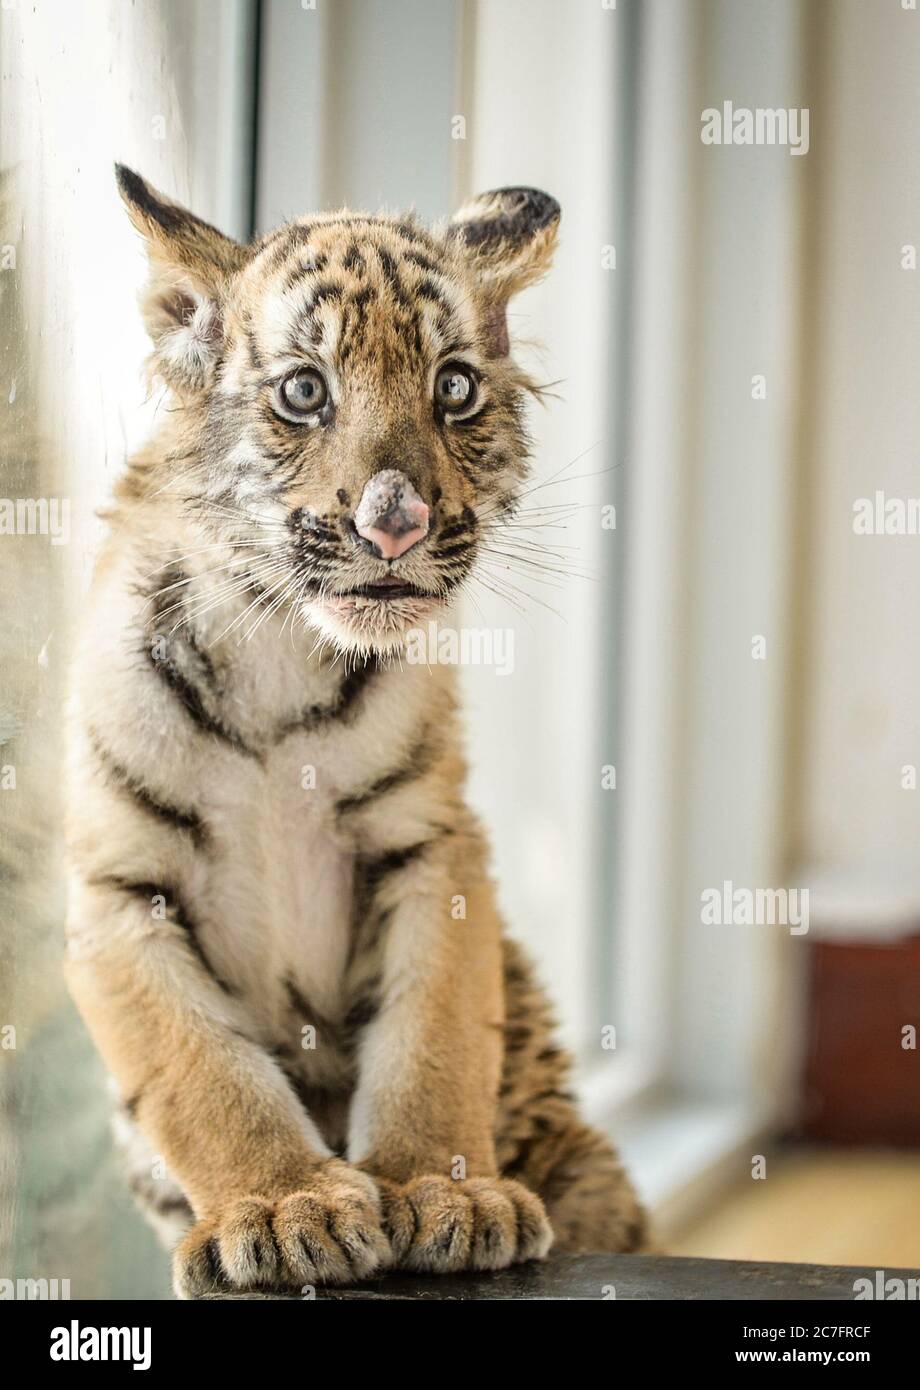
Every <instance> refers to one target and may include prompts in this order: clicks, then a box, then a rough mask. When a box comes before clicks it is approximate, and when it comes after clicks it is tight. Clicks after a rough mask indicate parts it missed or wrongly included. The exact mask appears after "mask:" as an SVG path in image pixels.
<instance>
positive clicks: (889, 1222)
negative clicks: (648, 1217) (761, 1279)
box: [667, 1148, 920, 1269]
mask: <svg viewBox="0 0 920 1390" xmlns="http://www.w3.org/2000/svg"><path fill="white" fill-rule="evenodd" d="M667 1253H668V1254H674V1255H707V1256H710V1257H713V1258H724V1259H745V1260H802V1261H806V1262H808V1261H810V1262H814V1263H817V1264H864V1265H875V1266H877V1267H880V1268H889V1269H890V1268H894V1267H895V1266H903V1267H912V1268H920V1153H917V1152H909V1151H874V1152H873V1151H861V1150H857V1151H853V1150H845V1149H805V1148H791V1149H785V1150H782V1151H780V1152H779V1153H777V1154H776V1155H775V1156H773V1157H768V1160H767V1176H766V1178H764V1179H763V1180H757V1181H755V1180H753V1179H752V1180H751V1181H750V1182H747V1183H746V1184H745V1185H744V1186H743V1187H739V1188H737V1189H735V1190H733V1191H732V1192H730V1193H728V1194H726V1196H725V1197H724V1199H723V1200H722V1201H721V1202H720V1203H719V1204H718V1205H717V1206H716V1207H714V1208H711V1209H710V1210H708V1211H706V1212H704V1213H702V1214H701V1215H700V1216H699V1217H698V1218H697V1219H696V1220H695V1221H694V1222H693V1224H692V1225H691V1226H689V1227H688V1228H686V1229H685V1230H684V1231H683V1232H681V1233H680V1235H679V1236H678V1238H676V1239H672V1240H669V1241H668V1242H667Z"/></svg>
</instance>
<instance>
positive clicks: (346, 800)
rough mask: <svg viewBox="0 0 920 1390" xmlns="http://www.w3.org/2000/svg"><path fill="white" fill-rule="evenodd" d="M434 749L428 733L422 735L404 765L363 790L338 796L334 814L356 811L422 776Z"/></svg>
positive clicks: (428, 768)
mask: <svg viewBox="0 0 920 1390" xmlns="http://www.w3.org/2000/svg"><path fill="white" fill-rule="evenodd" d="M435 751H436V750H435V748H434V746H433V745H432V743H431V742H430V740H429V737H428V735H427V734H426V735H424V736H423V737H422V738H421V739H419V741H418V743H417V744H416V745H415V747H414V748H413V749H412V750H411V751H410V753H409V755H408V758H407V761H406V764H405V766H404V767H400V768H396V769H394V770H393V771H392V772H388V773H386V774H385V775H384V776H383V777H378V778H377V780H376V781H374V782H371V784H370V785H369V786H367V787H365V788H364V790H363V791H360V792H353V793H352V794H351V795H350V796H343V797H340V798H339V800H338V801H337V802H336V803H335V810H336V814H337V815H345V814H347V813H348V812H349V811H356V810H358V809H359V808H360V807H362V806H366V805H367V804H368V802H370V801H374V800H376V798H377V797H378V796H383V795H384V794H385V793H386V792H391V791H393V790H394V789H395V788H397V787H404V786H406V785H407V784H408V783H410V782H414V781H415V780H416V779H417V778H419V777H423V776H424V775H425V773H426V772H428V771H429V770H430V768H431V765H432V763H433V761H434V756H435Z"/></svg>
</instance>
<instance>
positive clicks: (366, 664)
mask: <svg viewBox="0 0 920 1390" xmlns="http://www.w3.org/2000/svg"><path fill="white" fill-rule="evenodd" d="M381 670H382V668H381V666H380V664H379V663H378V661H377V659H376V657H366V658H365V660H364V661H363V662H362V663H361V664H360V665H356V666H355V667H354V668H353V670H351V671H349V673H348V675H347V676H345V677H344V679H343V680H342V683H341V684H340V686H339V688H338V690H337V691H336V694H335V698H334V699H333V700H332V702H331V703H330V704H328V705H309V706H308V707H307V708H306V709H305V710H303V711H302V713H301V714H299V715H298V716H297V717H296V719H291V720H288V721H287V722H286V723H284V724H282V725H281V726H280V727H279V728H278V729H277V731H276V733H275V737H274V741H275V743H280V742H281V740H282V739H285V738H287V737H288V736H289V735H290V734H296V733H309V732H310V731H311V730H313V729H316V728H318V727H319V726H320V725H322V724H325V723H327V722H328V721H330V720H333V719H341V720H343V721H346V720H348V719H350V718H351V716H352V715H353V713H354V711H355V706H356V704H357V702H358V700H359V699H360V696H361V694H362V692H363V691H364V690H365V689H366V688H367V687H368V686H369V685H370V684H371V682H372V681H373V680H374V679H375V678H376V677H377V676H378V674H379V673H380V671H381Z"/></svg>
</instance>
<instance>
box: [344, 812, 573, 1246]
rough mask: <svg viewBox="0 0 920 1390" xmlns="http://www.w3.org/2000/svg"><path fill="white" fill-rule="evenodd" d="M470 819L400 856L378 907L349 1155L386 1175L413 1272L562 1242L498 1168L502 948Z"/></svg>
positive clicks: (399, 1237)
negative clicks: (375, 998) (370, 1011)
mask: <svg viewBox="0 0 920 1390" xmlns="http://www.w3.org/2000/svg"><path fill="white" fill-rule="evenodd" d="M463 819H464V818H463V816H462V813H457V814H456V815H455V816H454V817H453V823H454V825H456V826H457V828H456V829H453V828H451V829H449V830H446V831H442V832H440V833H436V835H435V837H433V838H430V839H428V840H426V841H423V842H421V843H420V844H418V845H416V846H414V847H412V850H411V852H408V853H407V852H405V851H404V852H403V855H402V856H401V857H400V855H399V854H398V852H394V856H393V858H394V863H395V864H396V865H397V867H394V868H393V869H392V870H391V871H390V872H389V873H388V874H387V875H386V877H385V878H384V879H383V881H382V882H381V884H380V885H379V888H378V892H377V901H376V902H375V903H374V904H373V905H372V908H371V912H372V914H373V913H376V914H380V916H381V917H382V918H383V919H384V920H385V922H386V928H385V933H386V940H385V946H384V952H383V977H382V981H381V996H380V998H381V1007H380V1010H379V1012H378V1014H377V1016H376V1018H375V1019H374V1021H373V1022H372V1023H371V1024H370V1025H369V1027H368V1028H367V1031H366V1034H365V1037H364V1040H363V1042H362V1045H361V1049H360V1055H359V1080H358V1087H357V1091H356V1094H355V1098H354V1102H353V1106H352V1122H351V1134H350V1140H349V1157H350V1158H352V1159H353V1160H354V1161H357V1162H358V1163H360V1164H361V1166H362V1167H364V1168H365V1169H366V1170H367V1171H368V1172H369V1173H371V1174H373V1176H374V1177H375V1179H376V1180H377V1181H378V1184H379V1186H380V1189H381V1193H382V1196H383V1212H384V1226H385V1229H386V1231H387V1234H388V1235H389V1238H390V1241H391V1244H392V1249H393V1255H394V1259H395V1261H396V1263H397V1264H399V1265H400V1266H402V1267H403V1268H406V1269H414V1270H435V1271H441V1272H443V1271H449V1270H464V1269H470V1270H484V1269H501V1268H503V1267H505V1266H507V1265H510V1264H513V1263H515V1262H517V1261H521V1260H527V1259H533V1258H540V1257H542V1256H543V1255H545V1254H546V1252H547V1250H548V1248H549V1246H550V1243H551V1240H552V1234H551V1231H550V1227H549V1223H548V1222H547V1219H546V1214H545V1212H544V1210H543V1206H542V1203H541V1202H540V1200H539V1198H538V1197H537V1196H536V1195H535V1194H534V1193H533V1192H532V1191H531V1190H529V1189H528V1188H527V1187H526V1186H524V1185H523V1184H522V1183H520V1182H517V1181H514V1180H512V1179H509V1178H505V1177H503V1176H502V1175H501V1174H500V1173H499V1170H498V1164H497V1161H496V1155H495V1108H496V1097H497V1092H498V1084H499V1074H500V1069H501V1031H502V1017H503V1004H502V997H501V945H500V937H499V925H498V920H497V916H496V912H495V907H494V904H493V901H492V889H491V885H490V883H489V880H488V876H487V873H486V869H485V864H484V854H483V851H482V847H481V844H480V842H479V838H478V835H477V833H476V832H475V830H472V831H471V830H467V829H464V828H463ZM457 904H462V914H459V913H458V915H456V916H452V905H454V906H456V905H457Z"/></svg>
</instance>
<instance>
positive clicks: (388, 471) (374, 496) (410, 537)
mask: <svg viewBox="0 0 920 1390" xmlns="http://www.w3.org/2000/svg"><path fill="white" fill-rule="evenodd" d="M355 530H356V531H357V533H358V535H359V536H362V537H363V538H364V540H366V541H370V543H371V545H372V546H373V547H374V548H375V550H376V551H377V553H378V554H379V555H380V556H381V557H382V558H383V559H384V560H396V559H398V558H399V556H400V555H405V553H406V551H407V550H411V549H412V547H413V546H414V545H417V544H418V542H419V541H421V540H424V539H425V537H426V536H427V535H428V508H427V506H426V505H425V503H424V502H423V501H422V499H421V497H419V495H418V493H417V492H416V490H415V488H414V487H413V486H412V484H411V483H410V482H409V479H408V478H407V477H406V475H405V474H404V473H400V472H399V470H398V469H396V468H384V469H383V470H382V471H381V472H380V473H375V474H374V476H373V477H372V478H371V479H370V480H369V481H368V483H367V484H366V486H365V488H364V491H363V492H362V494H361V501H360V502H359V503H358V508H357V511H356V512H355Z"/></svg>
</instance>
